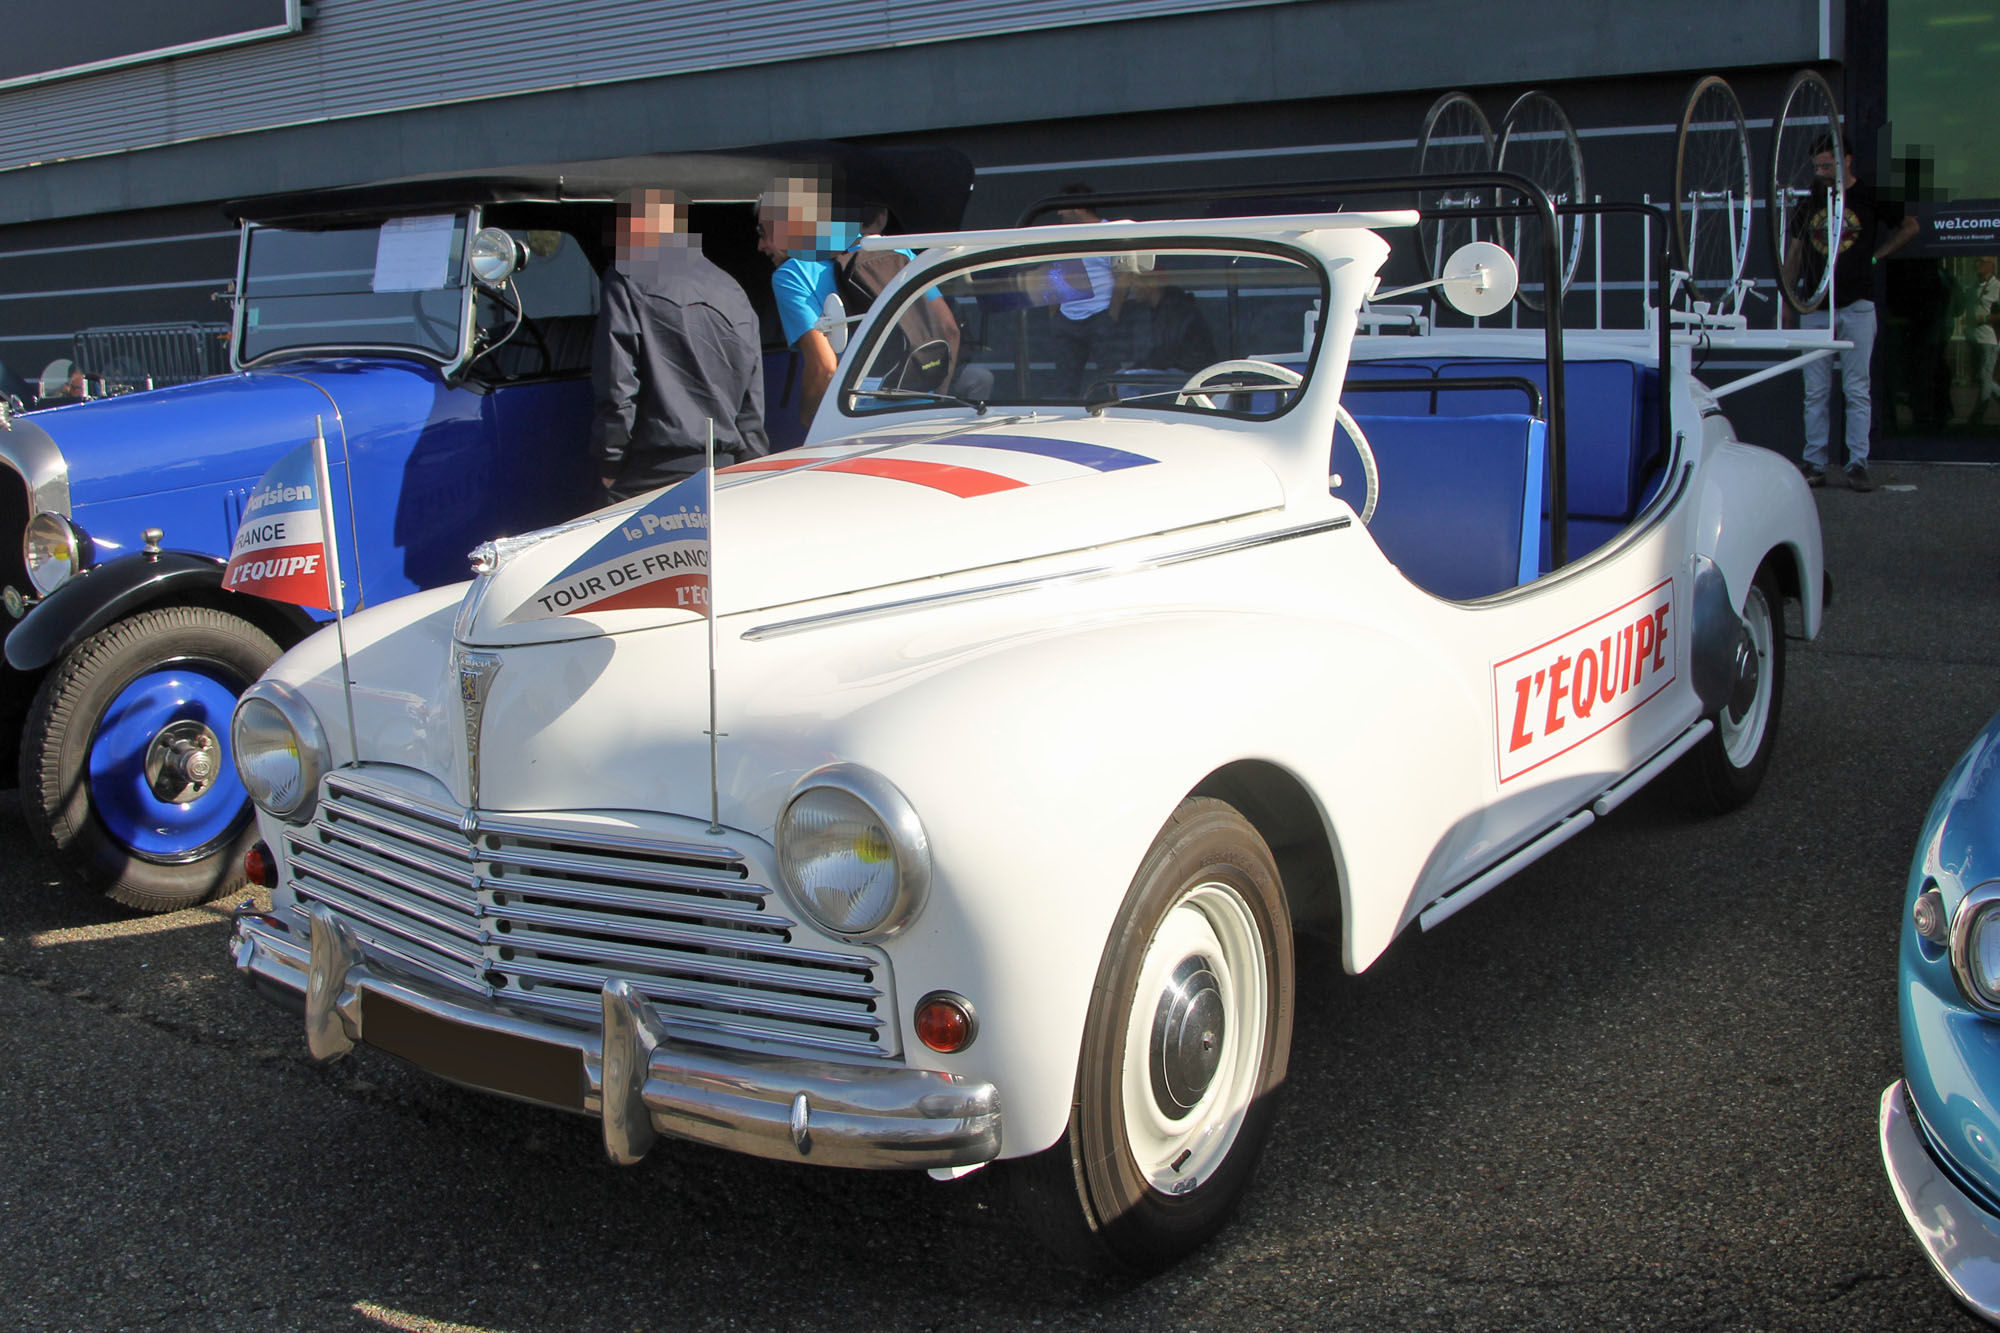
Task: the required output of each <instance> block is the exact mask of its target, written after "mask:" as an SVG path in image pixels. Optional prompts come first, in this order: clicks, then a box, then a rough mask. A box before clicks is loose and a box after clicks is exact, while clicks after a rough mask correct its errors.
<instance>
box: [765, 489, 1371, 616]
mask: <svg viewBox="0 0 2000 1333" xmlns="http://www.w3.org/2000/svg"><path fill="white" fill-rule="evenodd" d="M1353 525H1354V520H1353V519H1351V518H1347V517H1341V518H1333V519H1327V520H1325V521H1323V522H1319V523H1307V524H1303V525H1301V526H1299V527H1296V528H1283V529H1280V530H1279V531H1277V532H1260V533H1257V534H1256V535H1255V536H1250V537H1236V538H1232V539H1230V540H1229V541H1225V542H1215V543H1213V544H1211V545H1207V546H1195V547H1189V548H1188V549H1186V550H1183V551H1171V552H1168V553H1167V554H1165V555H1158V556H1153V557H1151V558H1148V559H1145V560H1136V561H1132V562H1130V563H1121V564H1104V565H1091V566H1088V567H1086V568H1083V569H1072V570H1066V571H1064V572H1063V573H1060V574H1040V575H1036V576H1035V577H1034V578H1027V579H1014V580H1010V581H1009V582H1006V583H988V584H984V585H982V586H980V587H977V588H962V589H959V590H958V591H956V592H941V593H932V594H930V595H929V596H925V597H910V598H905V599H903V600H901V601H895V602H877V603H876V604H874V605H873V606H859V607H854V608H852V609H850V610H846V611H827V612H823V613H821V614H819V615H816V616H802V617H800V618H799V619H797V620H779V621H773V622H772V623H770V624H767V625H755V626H752V627H751V628H750V629H747V630H745V631H744V632H743V638H744V639H746V640H748V641H749V642H752V643H756V642H760V641H762V640H764V639H776V638H782V637H783V636H785V635H788V634H803V633H805V632H806V631H807V630H815V629H823V628H825V627H827V626H829V625H845V624H850V623H853V622H855V621H862V620H877V619H881V618H883V617H886V616H896V615H903V614H905V613H907V612H911V611H924V610H929V609H931V608H933V607H939V606H956V605H959V604H961V603H965V602H979V601H985V600H986V599H988V598H991V597H1008V596H1012V595H1013V594H1015V593H1022V592H1033V591H1035V590H1036V589H1038V588H1057V587H1069V586H1072V585H1075V584H1080V583H1093V582H1095V581H1097V580H1098V579H1104V578H1114V577H1117V576H1119V575H1123V574H1143V573H1150V572H1151V571H1153V570H1156V569H1165V568H1167V567H1168V566H1170V565H1180V564H1185V563H1187V562H1188V561H1190V560H1206V559H1208V558H1210V557H1212V556H1218V555H1233V554H1235V553H1236V552H1238V551H1247V550H1250V549H1252V548H1254V547H1258V546H1269V545H1273V544H1275V543H1277V542H1286V541H1291V540H1293V539H1295V538H1298V537H1317V536H1319V535H1320V534H1321V533H1326V532H1337V531H1339V530H1340V529H1342V528H1347V527H1352V526H1353Z"/></svg>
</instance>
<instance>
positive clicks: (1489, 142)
mask: <svg viewBox="0 0 2000 1333" xmlns="http://www.w3.org/2000/svg"><path fill="white" fill-rule="evenodd" d="M1416 170H1417V174H1418V175H1420V176H1436V175H1461V174H1464V173H1466V172H1472V171H1491V170H1493V126H1492V125H1491V124H1490V123H1489V122H1488V121H1487V119H1486V113H1485V112H1484V111H1481V110H1480V109H1479V103H1477V102H1475V101H1473V100H1472V98H1471V97H1470V96H1468V95H1467V94H1465V93H1446V94H1445V95H1444V96H1443V97H1440V98H1438V100H1437V101H1435V102H1433V103H1431V109H1430V111H1429V113H1428V114H1426V115H1425V116H1424V132H1423V133H1422V134H1421V135H1419V136H1418V138H1417V168H1416ZM1492 202H1493V193H1492V191H1491V190H1482V189H1478V188H1474V187H1468V186H1454V187H1440V188H1438V189H1434V190H1418V191H1417V211H1418V213H1419V214H1421V215H1422V216H1421V220H1420V221H1419V222H1418V223H1417V240H1418V246H1419V248H1420V249H1421V250H1422V251H1423V256H1424V271H1425V274H1426V275H1427V276H1429V277H1432V278H1440V277H1443V276H1444V263H1445V260H1447V259H1449V258H1450V257H1451V253H1452V251H1454V250H1456V249H1458V247H1459V246H1461V245H1465V244H1467V243H1469V242H1472V241H1476V240H1478V239H1480V232H1481V231H1482V229H1484V230H1486V231H1487V233H1488V234H1489V235H1490V234H1491V229H1492V226H1493V220H1492V219H1491V218H1454V217H1452V216H1451V213H1452V211H1453V210H1454V209H1468V208H1479V207H1481V206H1483V205H1490V204H1491V203H1492Z"/></svg>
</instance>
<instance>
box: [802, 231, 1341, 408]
mask: <svg viewBox="0 0 2000 1333" xmlns="http://www.w3.org/2000/svg"><path fill="white" fill-rule="evenodd" d="M1322 299H1323V287H1322V284H1321V280H1320V277H1319V274H1318V272H1317V270H1316V269H1314V268H1312V267H1311V266H1309V265H1308V264H1306V263H1305V262H1303V261H1302V260H1299V259H1296V258H1293V257H1291V256H1288V255H1278V254H1270V253H1246V252H1221V251H1214V250H1205V251H1194V250H1156V251H1138V250H1131V249H1120V250H1109V249H1107V250H1102V251H1069V252H1063V253H1060V254H1045V255H1037V256H1034V257H1032V258H1028V259H1022V258H1019V257H1014V258H1010V259H1008V260H1007V261H1005V262H1001V263H986V264H977V265H974V266H971V267H967V268H963V269H960V270H958V271H956V272H954V273H952V274H950V275H949V276H947V277H945V278H944V279H943V280H942V281H940V282H938V283H937V284H936V285H934V286H931V287H929V288H927V289H924V290H921V291H914V290H913V291H911V292H908V293H905V294H904V296H903V297H902V298H901V300H900V302H899V304H898V306H897V308H896V310H895V311H894V312H893V314H892V317H891V319H890V320H887V321H884V322H882V323H880V324H878V325H875V326H873V327H872V328H871V331H870V333H869V335H868V336H869V338H870V339H871V342H870V344H869V346H867V347H865V348H864V349H863V350H862V354H861V356H860V358H859V360H858V363H857V369H856V371H855V373H854V374H853V376H852V377H851V378H850V379H849V380H848V381H847V382H846V384H845V386H844V388H845V392H843V394H842V406H843V408H844V409H845V410H846V411H848V412H850V413H855V414H872V413H877V412H888V411H897V410H908V409H910V408H914V407H924V406H933V405H935V404H936V403H937V402H938V401H940V400H941V399H944V398H959V399H964V400H967V401H970V402H978V403H1001V404H1020V405H1023V406H1029V405H1033V406H1041V405H1050V406H1092V407H1100V406H1103V405H1105V404H1107V403H1112V402H1118V403H1126V404H1130V405H1132V406H1135V407H1136V406H1145V407H1158V408H1167V409H1178V410H1184V411H1197V412H1206V413H1214V412H1224V413H1229V414H1233V415H1241V416H1254V417H1262V416H1275V415H1277V414H1279V413H1281V412H1284V411H1286V410H1287V409H1289V408H1290V406H1291V405H1292V403H1294V402H1295V401H1297V399H1298V396H1299V390H1298V388H1297V386H1298V385H1300V384H1301V383H1302V382H1303V379H1302V377H1304V376H1305V375H1307V374H1309V373H1310V367H1311V362H1312V346H1313V340H1314V338H1315V337H1316V336H1317V312H1318V309H1319V306H1320V303H1321V300H1322ZM1245 362H1254V363H1255V364H1243V363H1245ZM1197 381H1199V383H1197ZM1190 387H1205V388H1206V389H1208V390H1210V391H1205V392H1195V393H1190V392H1186V390H1188V389H1189V388H1190Z"/></svg>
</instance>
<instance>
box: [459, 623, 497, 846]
mask: <svg viewBox="0 0 2000 1333" xmlns="http://www.w3.org/2000/svg"><path fill="white" fill-rule="evenodd" d="M451 655H452V665H453V666H454V667H456V668H457V671H458V703H459V709H460V711H461V712H462V713H463V714H464V716H465V774H466V787H467V790H466V812H465V813H466V819H467V821H476V820H477V818H478V811H479V731H480V728H481V726H482V725H484V723H485V721H486V695H487V692H488V691H489V690H491V689H492V688H493V678H494V677H495V676H497V675H499V674H500V655H499V654H498V653H475V652H467V651H466V650H464V649H462V648H454V649H452V654H451ZM466 832H467V833H468V834H470V832H471V830H470V829H468V830H466Z"/></svg>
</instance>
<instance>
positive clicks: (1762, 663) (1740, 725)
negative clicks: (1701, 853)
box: [1680, 563, 1785, 814]
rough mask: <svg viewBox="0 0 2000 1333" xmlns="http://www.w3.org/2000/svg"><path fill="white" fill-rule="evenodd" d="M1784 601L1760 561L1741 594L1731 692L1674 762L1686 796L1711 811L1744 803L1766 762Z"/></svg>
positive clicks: (1774, 727)
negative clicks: (1710, 725)
mask: <svg viewBox="0 0 2000 1333" xmlns="http://www.w3.org/2000/svg"><path fill="white" fill-rule="evenodd" d="M1784 605H1785V603H1784V591H1783V589H1782V588H1781V587H1780V586H1779V584H1778V575H1777V571H1776V570H1775V569H1773V568H1772V567H1771V566H1770V564H1768V563H1766V564H1765V566H1764V567H1763V568H1762V569H1760V570H1758V571H1757V578H1756V581H1755V582H1753V583H1752V584H1751V585H1750V591H1749V593H1748V595H1746V596H1745V597H1744V599H1743V612H1742V616H1743V630H1742V634H1741V637H1740V638H1739V639H1738V641H1737V651H1736V688H1735V691H1734V692H1733V693H1732V695H1731V696H1730V699H1729V702H1728V703H1726V704H1724V705H1723V706H1722V711H1721V712H1720V713H1719V714H1717V716H1716V719H1715V730H1714V731H1711V732H1710V733H1709V734H1708V735H1706V736H1704V737H1703V738H1702V739H1701V741H1700V742H1699V743H1698V744H1697V745H1696V746H1695V748H1694V749H1693V750H1691V751H1689V752H1688V755H1687V758H1686V759H1684V760H1683V761H1682V763H1681V765H1680V767H1681V773H1682V779H1683V785H1684V787H1685V788H1686V790H1687V792H1688V794H1689V796H1690V798H1691V799H1692V800H1693V801H1694V802H1695V804H1696V805H1698V806H1700V807H1701V808H1704V809H1707V810H1712V811H1714V812H1715V813H1717V814H1724V813H1727V812H1728V811H1731V810H1734V809H1737V808H1738V807H1740V806H1743V805H1745V804H1747V803H1748V802H1749V800H1750V798H1751V797H1753V796H1755V795H1756V794H1757V788H1758V787H1760V786H1762V785H1763V782H1764V773H1765V770H1767V769H1768V768H1770V766H1771V751H1772V748H1773V746H1774V745H1775V744H1776V742H1777V738H1778V711H1779V708H1780V706H1781V705H1782V704H1783V703H1784V699H1785V622H1784Z"/></svg>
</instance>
